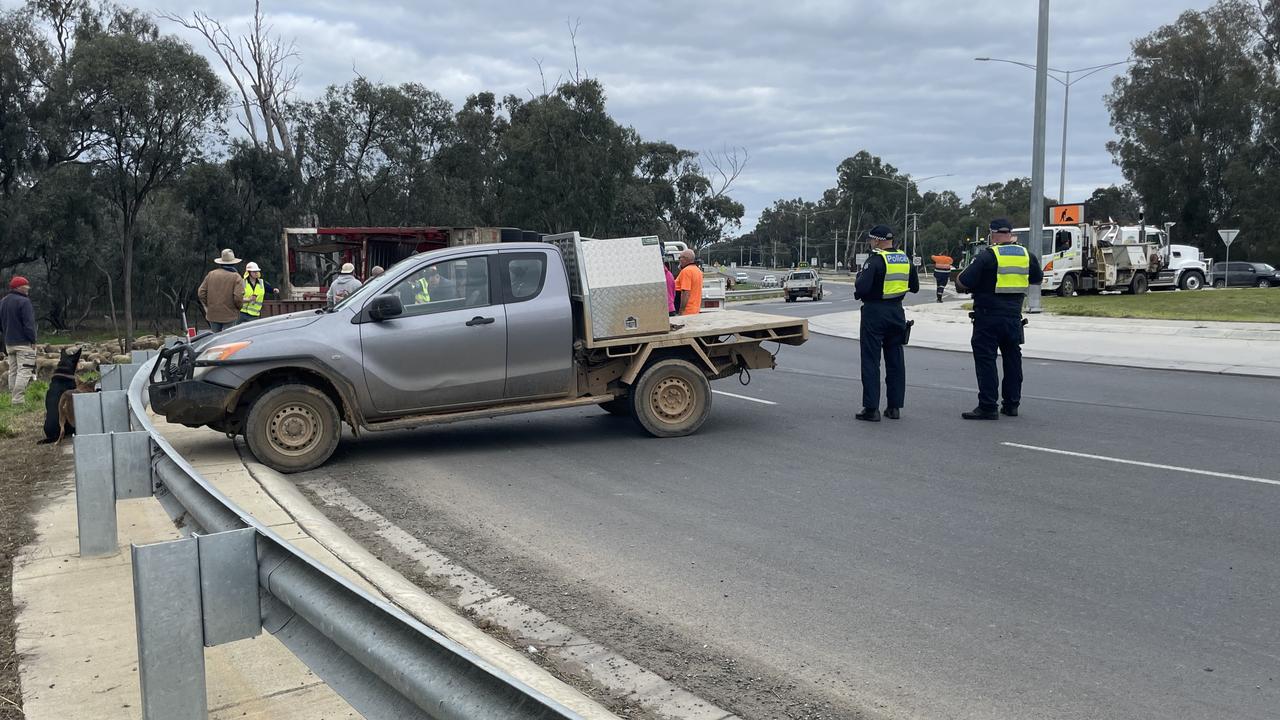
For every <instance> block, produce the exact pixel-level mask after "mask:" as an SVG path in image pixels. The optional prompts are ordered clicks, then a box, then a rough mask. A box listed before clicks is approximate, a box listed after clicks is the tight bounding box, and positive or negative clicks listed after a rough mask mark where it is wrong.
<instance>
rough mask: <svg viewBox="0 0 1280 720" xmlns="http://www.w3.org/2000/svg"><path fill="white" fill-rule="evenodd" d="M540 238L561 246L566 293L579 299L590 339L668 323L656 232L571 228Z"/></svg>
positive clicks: (657, 329)
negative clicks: (611, 233) (608, 233)
mask: <svg viewBox="0 0 1280 720" xmlns="http://www.w3.org/2000/svg"><path fill="white" fill-rule="evenodd" d="M544 240H546V241H547V242H549V243H552V244H554V245H556V246H557V247H559V248H560V255H561V256H562V257H563V258H564V264H565V269H566V270H567V271H568V274H569V294H570V295H571V296H572V297H573V299H574V300H576V301H579V302H581V304H582V315H583V326H584V328H585V331H586V334H587V336H588V339H589V340H609V339H615V338H622V337H631V336H633V335H653V334H655V333H664V332H667V331H668V330H670V329H671V324H670V321H669V319H668V316H667V276H666V274H665V273H664V272H663V271H662V243H661V242H659V241H658V237H657V236H656V235H647V236H643V237H629V238H602V239H593V238H585V237H582V236H581V235H579V234H578V233H576V232H571V233H562V234H559V235H548V236H546V237H545V238H544Z"/></svg>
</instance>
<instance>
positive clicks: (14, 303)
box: [0, 275, 36, 403]
mask: <svg viewBox="0 0 1280 720" xmlns="http://www.w3.org/2000/svg"><path fill="white" fill-rule="evenodd" d="M30 292H31V283H29V282H27V279H26V278H24V277H22V276H21V275H15V276H14V277H13V279H12V280H10V281H9V294H8V295H5V296H4V297H3V298H0V340H2V341H3V342H0V345H3V348H4V352H5V356H6V357H7V358H8V360H9V397H10V399H12V400H13V402H14V403H20V402H22V394H23V393H24V392H26V390H27V385H29V384H30V383H31V380H32V378H34V377H35V374H36V313H35V309H34V308H32V307H31V298H29V297H27V295H28V293H30Z"/></svg>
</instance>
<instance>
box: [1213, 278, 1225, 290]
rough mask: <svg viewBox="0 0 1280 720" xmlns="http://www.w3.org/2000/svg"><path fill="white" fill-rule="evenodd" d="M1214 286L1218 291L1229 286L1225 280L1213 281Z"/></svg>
mask: <svg viewBox="0 0 1280 720" xmlns="http://www.w3.org/2000/svg"><path fill="white" fill-rule="evenodd" d="M1213 286H1214V287H1215V288H1217V289H1219V290H1221V289H1222V288H1224V287H1226V286H1227V281H1225V280H1214V281H1213Z"/></svg>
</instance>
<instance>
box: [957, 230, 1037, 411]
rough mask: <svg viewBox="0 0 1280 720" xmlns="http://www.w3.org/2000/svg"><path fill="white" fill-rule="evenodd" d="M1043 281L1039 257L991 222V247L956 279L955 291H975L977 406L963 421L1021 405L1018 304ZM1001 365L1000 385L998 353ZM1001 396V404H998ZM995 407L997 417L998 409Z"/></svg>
mask: <svg viewBox="0 0 1280 720" xmlns="http://www.w3.org/2000/svg"><path fill="white" fill-rule="evenodd" d="M1043 277H1044V272H1043V271H1042V270H1041V269H1040V258H1038V257H1036V256H1035V255H1034V254H1033V253H1031V252H1030V251H1029V250H1027V248H1024V247H1022V246H1021V245H1016V244H1014V236H1013V225H1012V224H1011V223H1010V222H1009V221H1008V220H1006V219H1005V218H996V219H995V220H992V221H991V245H990V246H989V247H987V248H985V249H983V250H982V251H980V252H979V253H978V254H977V255H975V256H974V258H973V262H971V263H969V266H968V267H967V268H965V270H964V272H962V273H960V276H959V277H958V278H956V289H957V290H959V291H960V292H971V293H973V313H972V317H973V338H972V340H971V341H970V344H971V345H972V346H973V365H974V370H975V371H976V372H977V375H978V407H976V408H974V409H973V410H971V411H969V412H966V413H962V415H961V417H963V418H964V419H966V420H999V419H1000V413H1003V414H1005V415H1008V416H1010V417H1017V415H1018V404H1019V403H1020V402H1021V401H1022V347H1021V346H1022V341H1023V332H1022V300H1023V298H1024V297H1025V296H1026V293H1027V288H1028V287H1029V286H1030V285H1031V284H1032V283H1034V284H1036V285H1039V284H1040V281H1041V279H1043ZM997 351H998V352H999V353H1000V356H1001V359H1002V360H1003V361H1004V362H1003V364H1004V383H1003V385H1001V383H1000V375H999V374H998V373H997V372H996V353H997ZM1001 395H1003V398H1004V402H1003V403H1000V400H1001ZM997 406H999V413H997V412H996V408H997Z"/></svg>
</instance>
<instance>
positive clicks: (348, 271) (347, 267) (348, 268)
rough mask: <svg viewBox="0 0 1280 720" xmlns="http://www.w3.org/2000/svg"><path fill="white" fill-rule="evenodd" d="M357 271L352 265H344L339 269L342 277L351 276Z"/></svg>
mask: <svg viewBox="0 0 1280 720" xmlns="http://www.w3.org/2000/svg"><path fill="white" fill-rule="evenodd" d="M355 271H356V266H355V265H352V264H351V263H342V267H341V268H339V269H338V272H339V273H340V274H342V275H350V274H351V273H353V272H355Z"/></svg>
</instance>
